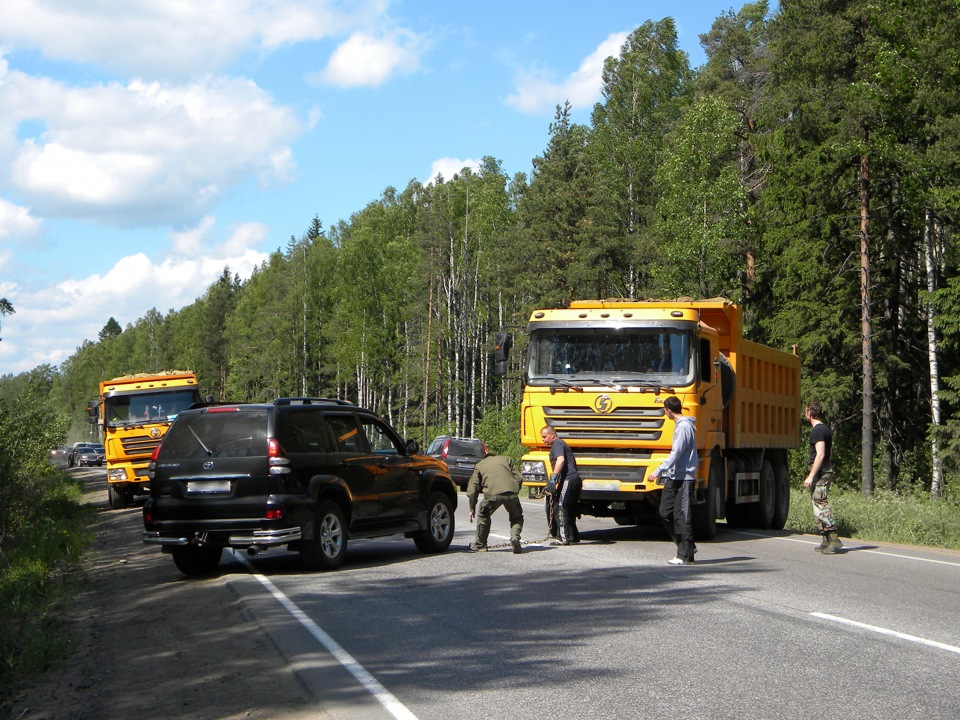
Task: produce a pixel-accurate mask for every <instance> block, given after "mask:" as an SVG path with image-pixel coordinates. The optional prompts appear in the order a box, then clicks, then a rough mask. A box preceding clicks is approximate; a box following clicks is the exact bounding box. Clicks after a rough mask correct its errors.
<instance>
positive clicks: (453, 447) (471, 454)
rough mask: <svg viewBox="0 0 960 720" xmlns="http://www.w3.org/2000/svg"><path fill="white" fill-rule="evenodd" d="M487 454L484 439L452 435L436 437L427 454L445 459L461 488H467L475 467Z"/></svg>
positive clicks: (454, 479) (451, 474) (451, 475)
mask: <svg viewBox="0 0 960 720" xmlns="http://www.w3.org/2000/svg"><path fill="white" fill-rule="evenodd" d="M486 454H487V446H486V445H484V444H483V441H482V440H478V439H477V438H462V437H453V436H452V435H441V436H439V437H435V438H434V439H433V442H431V443H430V447H428V448H427V455H429V456H430V457H435V458H437V459H438V460H443V461H444V462H445V463H446V464H447V469H448V470H449V471H450V477H452V478H453V481H454V482H455V483H456V484H457V485H458V486H459V487H460V489H461V490H466V488H467V483H468V482H469V481H470V476H471V475H473V469H474V468H475V467H476V466H477V463H478V462H480V461H481V460H483V457H484V456H485V455H486Z"/></svg>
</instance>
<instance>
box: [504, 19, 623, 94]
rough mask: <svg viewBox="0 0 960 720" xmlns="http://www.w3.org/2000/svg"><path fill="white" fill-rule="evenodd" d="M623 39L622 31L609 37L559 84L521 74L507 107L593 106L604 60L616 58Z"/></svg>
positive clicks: (599, 89)
mask: <svg viewBox="0 0 960 720" xmlns="http://www.w3.org/2000/svg"><path fill="white" fill-rule="evenodd" d="M626 39H627V33H625V32H620V33H614V34H612V35H610V36H609V37H607V39H606V40H604V41H603V42H602V43H600V45H599V46H598V47H597V49H596V50H594V51H593V52H592V53H590V55H588V56H587V57H586V58H585V59H584V61H583V62H582V63H580V67H579V68H577V70H576V72H574V73H572V74H571V75H570V76H569V77H567V78H566V79H565V80H563V81H562V82H559V83H557V82H552V81H550V80H549V79H548V78H547V77H545V76H544V75H543V73H523V74H522V75H521V76H520V79H519V80H518V82H517V91H516V92H515V93H513V94H511V95H509V96H508V97H507V100H506V102H507V104H508V105H511V106H513V107H515V108H517V109H518V110H520V111H521V112H526V113H539V112H544V111H552V110H553V109H554V108H555V107H556V106H557V105H563V103H564V102H566V101H568V100H569V101H570V105H571V106H572V107H574V108H583V107H590V106H592V105H593V104H594V103H596V102H597V101H599V100H600V97H601V89H602V85H603V63H604V61H605V60H606V59H607V58H608V57H615V56H618V55H619V54H620V49H621V47H623V43H624V42H626Z"/></svg>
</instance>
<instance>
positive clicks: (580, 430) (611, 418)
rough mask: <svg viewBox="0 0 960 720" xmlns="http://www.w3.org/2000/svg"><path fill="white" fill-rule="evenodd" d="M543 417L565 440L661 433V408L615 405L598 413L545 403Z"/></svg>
mask: <svg viewBox="0 0 960 720" xmlns="http://www.w3.org/2000/svg"><path fill="white" fill-rule="evenodd" d="M543 413H544V419H545V420H546V421H547V423H548V424H550V425H553V426H554V427H555V428H556V429H557V434H558V435H560V437H562V438H563V439H564V440H620V441H623V442H637V441H644V442H656V441H657V440H659V439H660V436H661V435H662V434H663V423H664V414H663V408H660V407H656V408H616V409H614V410H613V411H612V412H608V413H602V414H601V413H597V412H594V411H593V409H591V408H585V407H567V406H547V407H544V408H543Z"/></svg>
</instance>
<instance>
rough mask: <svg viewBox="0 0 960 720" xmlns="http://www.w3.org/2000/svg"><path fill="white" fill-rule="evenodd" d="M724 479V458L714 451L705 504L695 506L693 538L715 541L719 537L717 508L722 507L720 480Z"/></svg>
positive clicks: (711, 457) (711, 455) (711, 456)
mask: <svg viewBox="0 0 960 720" xmlns="http://www.w3.org/2000/svg"><path fill="white" fill-rule="evenodd" d="M722 477H723V457H722V456H721V455H720V453H719V452H717V451H716V450H714V451H713V452H712V453H711V454H710V475H709V476H708V477H707V489H706V491H705V494H704V499H703V502H701V503H697V504H696V505H694V506H693V537H694V538H695V539H696V540H713V538H714V537H716V535H717V508H718V507H720V504H719V503H720V497H721V492H722V491H721V489H720V478H722Z"/></svg>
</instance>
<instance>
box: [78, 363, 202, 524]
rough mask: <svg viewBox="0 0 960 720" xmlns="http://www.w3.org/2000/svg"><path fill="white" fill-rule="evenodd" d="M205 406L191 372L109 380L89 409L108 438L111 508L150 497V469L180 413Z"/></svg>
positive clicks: (146, 374) (106, 440) (105, 382)
mask: <svg viewBox="0 0 960 720" xmlns="http://www.w3.org/2000/svg"><path fill="white" fill-rule="evenodd" d="M199 401H200V392H199V390H198V389H197V378H196V375H194V374H193V373H192V372H186V371H179V370H170V371H166V372H161V373H156V374H151V373H137V374H135V375H124V376H123V377H117V378H113V379H111V380H104V381H103V382H101V383H100V397H99V398H98V399H97V400H95V401H92V402H91V403H90V404H89V405H88V407H87V413H88V415H89V419H90V422H92V423H98V424H99V425H100V427H101V430H102V433H103V447H104V451H105V452H104V454H105V456H106V462H107V488H108V495H109V501H110V507H112V508H115V509H119V508H124V507H126V506H127V505H128V504H129V503H130V500H131V499H132V498H133V497H134V496H135V495H140V494H144V493H146V492H147V490H148V487H147V481H148V478H147V465H149V463H150V456H151V455H152V454H153V451H154V449H155V448H156V447H157V446H158V445H159V444H160V440H161V439H162V438H163V436H164V434H165V433H166V432H167V428H169V427H170V425H171V424H172V423H173V420H174V418H176V416H177V413H179V412H180V411H181V410H186V409H187V408H188V407H190V406H191V405H192V404H193V403H195V402H199Z"/></svg>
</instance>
